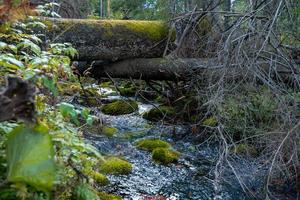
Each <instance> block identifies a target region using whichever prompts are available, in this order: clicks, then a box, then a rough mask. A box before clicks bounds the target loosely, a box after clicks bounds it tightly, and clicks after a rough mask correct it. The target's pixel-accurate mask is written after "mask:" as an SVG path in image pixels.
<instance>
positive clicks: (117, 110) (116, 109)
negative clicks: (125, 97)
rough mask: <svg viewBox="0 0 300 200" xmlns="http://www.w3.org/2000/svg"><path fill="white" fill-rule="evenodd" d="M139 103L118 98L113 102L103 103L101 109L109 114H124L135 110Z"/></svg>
mask: <svg viewBox="0 0 300 200" xmlns="http://www.w3.org/2000/svg"><path fill="white" fill-rule="evenodd" d="M137 109H138V104H137V103H136V102H135V101H122V100H117V101H114V102H112V103H109V104H106V105H103V106H102V107H101V111H102V112H103V113H104V114H107V115H124V114H130V113H132V112H135V111H136V110H137Z"/></svg>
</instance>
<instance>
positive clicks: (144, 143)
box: [136, 139, 171, 152]
mask: <svg viewBox="0 0 300 200" xmlns="http://www.w3.org/2000/svg"><path fill="white" fill-rule="evenodd" d="M136 145H137V148H139V149H143V150H146V151H149V152H151V151H153V150H154V149H156V148H170V147H171V145H170V144H169V143H168V142H165V141H162V140H159V139H145V140H140V141H138V142H137V143H136Z"/></svg>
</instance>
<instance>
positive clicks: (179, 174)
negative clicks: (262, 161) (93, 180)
mask: <svg viewBox="0 0 300 200" xmlns="http://www.w3.org/2000/svg"><path fill="white" fill-rule="evenodd" d="M107 98H108V99H121V98H122V97H120V96H112V97H110V96H108V97H107ZM152 107H153V105H151V104H145V103H141V102H139V111H138V112H135V113H132V114H127V115H119V116H110V115H105V114H103V113H101V112H100V111H99V110H98V109H96V108H92V109H93V111H94V112H95V113H97V115H98V117H100V118H101V119H102V120H103V122H104V123H105V124H107V125H109V126H112V127H115V128H117V129H118V133H117V135H116V136H114V137H111V138H108V137H106V136H102V135H90V134H88V135H86V139H87V141H88V142H89V143H91V144H92V145H94V146H95V147H96V148H97V149H98V150H99V152H100V153H102V154H103V155H115V156H123V157H124V158H126V159H127V160H128V161H129V162H131V163H132V164H133V171H132V173H131V174H129V175H118V176H115V175H110V176H109V179H110V184H109V185H108V186H105V187H104V190H105V191H107V192H110V193H114V194H118V195H120V196H122V197H123V198H124V199H125V200H127V199H128V200H130V199H132V200H177V199H178V200H179V199H180V200H181V199H183V200H184V199H195V200H201V199H203V200H206V199H220V200H221V199H228V200H229V199H232V200H233V199H253V197H251V195H249V194H251V191H253V192H256V191H255V189H254V188H259V187H261V186H262V184H263V183H262V181H259V180H260V179H257V177H258V176H259V175H258V172H261V171H262V170H261V169H260V168H259V167H258V166H259V164H258V163H255V162H254V161H253V160H251V159H249V158H241V157H236V158H232V160H231V161H230V162H232V163H234V166H235V169H236V171H235V174H238V175H239V176H240V177H241V178H242V181H243V182H245V183H246V185H247V186H249V185H250V186H251V188H247V190H248V191H247V192H244V190H243V188H242V187H241V186H240V184H239V181H238V180H237V179H236V178H235V177H236V176H235V174H233V173H232V170H231V169H230V167H229V166H223V168H224V169H222V170H221V171H222V174H217V173H215V167H216V165H217V161H218V158H219V155H220V153H219V151H218V148H217V146H218V145H214V144H206V143H203V144H200V145H199V144H197V143H194V139H193V136H191V134H190V133H189V132H190V130H189V128H188V127H186V126H183V125H164V124H161V123H153V122H149V121H147V120H145V119H143V118H142V116H141V114H142V113H143V112H146V111H147V110H149V109H151V108H152ZM145 138H159V139H162V140H164V141H167V142H169V143H170V144H171V145H172V147H173V148H174V149H175V150H177V151H179V152H180V153H181V157H180V159H179V161H178V163H176V164H171V165H168V166H164V165H160V164H157V163H155V162H154V161H153V160H152V159H151V154H150V153H148V152H146V151H142V150H139V149H137V148H136V147H135V145H134V144H135V142H136V141H137V140H139V139H145ZM218 171H220V170H218ZM246 194H248V195H246Z"/></svg>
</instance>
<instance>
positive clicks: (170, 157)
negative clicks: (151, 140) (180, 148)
mask: <svg viewBox="0 0 300 200" xmlns="http://www.w3.org/2000/svg"><path fill="white" fill-rule="evenodd" d="M179 156H180V153H179V152H177V151H173V150H171V149H168V148H156V149H154V150H153V151H152V159H153V160H155V161H157V162H159V163H161V164H164V165H167V164H170V163H173V162H177V161H178V158H179Z"/></svg>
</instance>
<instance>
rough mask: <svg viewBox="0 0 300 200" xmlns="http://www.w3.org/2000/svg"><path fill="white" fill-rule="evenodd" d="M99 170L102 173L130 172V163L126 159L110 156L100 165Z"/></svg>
mask: <svg viewBox="0 0 300 200" xmlns="http://www.w3.org/2000/svg"><path fill="white" fill-rule="evenodd" d="M99 170H100V172H102V173H104V174H113V175H121V174H124V175H126V174H130V173H131V171H132V164H131V163H129V162H128V161H126V160H123V159H121V158H117V157H110V158H108V159H107V160H105V162H104V163H102V164H101V165H100V169H99Z"/></svg>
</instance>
